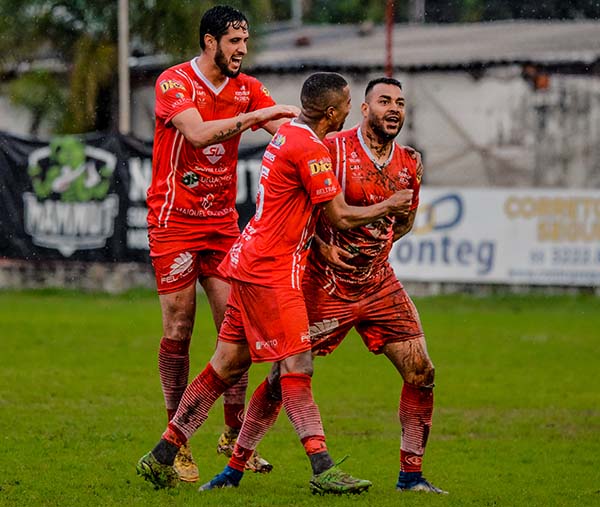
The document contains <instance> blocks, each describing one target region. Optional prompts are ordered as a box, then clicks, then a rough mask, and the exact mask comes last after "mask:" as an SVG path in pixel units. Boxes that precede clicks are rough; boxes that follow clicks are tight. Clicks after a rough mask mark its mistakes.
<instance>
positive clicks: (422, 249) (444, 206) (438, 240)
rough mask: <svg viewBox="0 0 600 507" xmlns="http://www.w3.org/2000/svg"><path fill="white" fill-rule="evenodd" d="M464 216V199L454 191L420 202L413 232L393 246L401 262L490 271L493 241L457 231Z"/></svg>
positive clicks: (402, 263)
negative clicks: (463, 234)
mask: <svg viewBox="0 0 600 507" xmlns="http://www.w3.org/2000/svg"><path fill="white" fill-rule="evenodd" d="M464 218H465V203H464V201H463V199H462V197H461V196H460V195H459V194H456V193H448V194H445V195H441V196H440V197H438V198H436V199H433V200H432V201H430V202H429V203H426V204H423V205H422V206H421V207H420V209H419V212H418V213H417V218H416V219H415V225H414V227H413V233H414V234H413V235H411V236H409V237H407V238H406V239H402V240H401V241H399V242H398V243H397V244H396V245H395V247H394V258H395V260H397V261H398V262H399V263H400V264H401V265H413V266H419V267H423V266H425V267H427V268H432V269H433V268H437V269H448V270H464V271H465V272H467V273H473V275H474V276H482V275H487V274H489V273H490V272H491V271H492V269H493V267H494V259H495V255H496V243H495V241H494V240H491V239H483V238H472V237H469V236H468V235H467V236H462V232H461V234H460V235H459V233H458V232H457V231H459V228H458V227H459V225H461V223H462V222H463V220H464Z"/></svg>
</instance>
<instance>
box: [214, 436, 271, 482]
mask: <svg viewBox="0 0 600 507" xmlns="http://www.w3.org/2000/svg"><path fill="white" fill-rule="evenodd" d="M238 434H239V430H235V429H233V428H229V427H228V428H226V429H225V431H224V432H223V433H222V434H221V436H220V437H219V442H218V444H217V454H223V455H224V456H227V457H228V458H231V456H232V455H233V448H234V446H235V441H236V440H237V437H238ZM246 470H248V471H250V472H254V473H257V474H268V473H269V472H270V471H271V470H273V465H271V463H269V462H268V461H267V460H266V459H264V458H263V457H262V456H261V455H260V454H259V453H258V451H257V450H255V451H254V452H253V453H252V456H250V459H249V460H248V462H247V463H246Z"/></svg>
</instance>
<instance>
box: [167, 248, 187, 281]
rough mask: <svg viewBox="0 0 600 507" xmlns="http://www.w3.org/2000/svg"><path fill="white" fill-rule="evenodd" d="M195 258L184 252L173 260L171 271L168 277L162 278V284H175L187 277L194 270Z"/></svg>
mask: <svg viewBox="0 0 600 507" xmlns="http://www.w3.org/2000/svg"><path fill="white" fill-rule="evenodd" d="M193 264H194V258H193V257H192V254H191V253H190V252H183V253H182V254H179V255H178V256H177V257H175V259H174V260H173V264H171V271H170V272H169V274H168V275H166V276H161V277H160V281H161V282H162V283H173V282H176V281H177V280H179V279H180V278H182V277H184V276H185V275H187V274H188V273H189V272H190V271H191V270H192V268H193Z"/></svg>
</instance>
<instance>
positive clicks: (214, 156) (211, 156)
mask: <svg viewBox="0 0 600 507" xmlns="http://www.w3.org/2000/svg"><path fill="white" fill-rule="evenodd" d="M202 153H204V155H206V158H207V159H208V161H209V162H210V163H211V164H216V163H217V162H218V161H219V160H221V157H222V156H223V155H225V147H224V146H223V145H222V144H221V143H219V144H212V145H210V146H207V147H206V148H204V149H203V150H202Z"/></svg>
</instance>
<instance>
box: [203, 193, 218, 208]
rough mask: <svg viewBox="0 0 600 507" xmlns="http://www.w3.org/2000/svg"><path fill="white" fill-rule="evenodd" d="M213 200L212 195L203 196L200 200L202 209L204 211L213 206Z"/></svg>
mask: <svg viewBox="0 0 600 507" xmlns="http://www.w3.org/2000/svg"><path fill="white" fill-rule="evenodd" d="M214 200H215V196H214V195H213V194H208V195H205V196H204V197H203V198H202V207H203V208H204V209H208V208H210V207H211V206H212V205H213V202H214Z"/></svg>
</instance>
